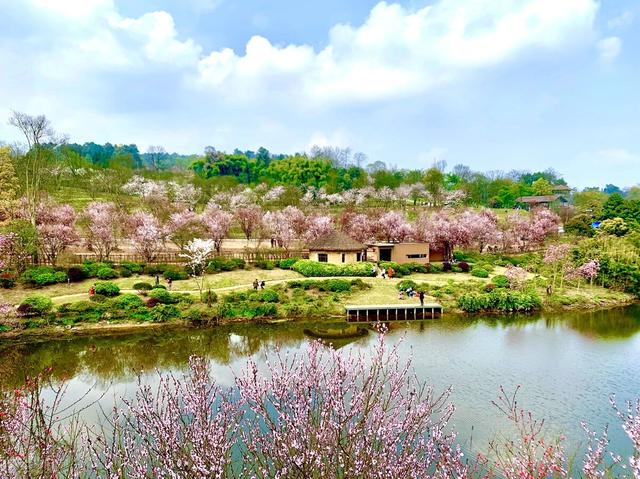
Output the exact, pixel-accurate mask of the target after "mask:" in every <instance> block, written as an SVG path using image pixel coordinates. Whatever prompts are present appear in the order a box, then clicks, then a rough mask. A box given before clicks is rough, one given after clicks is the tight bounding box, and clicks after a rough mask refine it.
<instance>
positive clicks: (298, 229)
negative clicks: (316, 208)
mask: <svg viewBox="0 0 640 479" xmlns="http://www.w3.org/2000/svg"><path fill="white" fill-rule="evenodd" d="M282 214H283V215H284V216H285V218H286V221H287V223H289V225H290V227H291V229H292V230H293V233H294V235H295V237H296V239H300V238H302V237H303V236H304V234H305V232H306V231H307V217H306V215H305V214H304V213H303V212H302V210H300V209H299V208H297V207H295V206H291V205H289V206H287V207H286V208H284V209H283V210H282Z"/></svg>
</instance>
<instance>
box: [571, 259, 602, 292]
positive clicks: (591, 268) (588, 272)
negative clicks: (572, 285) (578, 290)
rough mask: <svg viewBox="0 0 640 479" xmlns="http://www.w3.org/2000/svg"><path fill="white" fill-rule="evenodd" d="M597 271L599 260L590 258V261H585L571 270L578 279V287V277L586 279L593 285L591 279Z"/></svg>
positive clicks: (596, 274)
mask: <svg viewBox="0 0 640 479" xmlns="http://www.w3.org/2000/svg"><path fill="white" fill-rule="evenodd" d="M599 271H600V262H599V261H598V260H597V259H592V260H591V261H587V262H586V263H584V264H582V265H580V266H578V267H577V268H576V269H575V270H574V271H573V276H574V277H575V278H577V279H578V287H580V281H579V280H580V279H586V280H587V281H589V283H590V284H591V285H593V280H594V279H595V278H596V276H598V272H599Z"/></svg>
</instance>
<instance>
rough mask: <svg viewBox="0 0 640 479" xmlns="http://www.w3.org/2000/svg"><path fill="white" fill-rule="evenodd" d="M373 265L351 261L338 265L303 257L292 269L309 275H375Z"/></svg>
mask: <svg viewBox="0 0 640 479" xmlns="http://www.w3.org/2000/svg"><path fill="white" fill-rule="evenodd" d="M372 266H373V264H372V263H349V264H344V265H336V264H331V263H319V262H317V261H311V260H308V259H303V260H300V261H298V262H296V263H295V264H294V265H293V266H292V267H291V269H292V270H293V271H296V272H298V273H300V274H302V275H303V276H307V277H322V276H373V274H372V273H371V268H372Z"/></svg>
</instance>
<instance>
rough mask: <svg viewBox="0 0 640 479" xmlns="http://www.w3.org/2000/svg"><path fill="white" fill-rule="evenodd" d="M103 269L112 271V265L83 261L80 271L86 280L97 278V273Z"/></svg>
mask: <svg viewBox="0 0 640 479" xmlns="http://www.w3.org/2000/svg"><path fill="white" fill-rule="evenodd" d="M104 268H111V269H113V263H110V262H109V263H107V262H100V263H97V262H94V261H85V262H83V263H82V270H83V271H84V273H85V275H86V277H87V278H96V277H97V276H98V271H100V270H101V269H104Z"/></svg>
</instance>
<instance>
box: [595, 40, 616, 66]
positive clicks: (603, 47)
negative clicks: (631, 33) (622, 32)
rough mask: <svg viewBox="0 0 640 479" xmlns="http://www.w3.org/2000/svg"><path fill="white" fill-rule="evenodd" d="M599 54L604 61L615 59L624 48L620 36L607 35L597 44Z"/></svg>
mask: <svg viewBox="0 0 640 479" xmlns="http://www.w3.org/2000/svg"><path fill="white" fill-rule="evenodd" d="M596 48H597V49H598V55H600V58H601V59H602V60H603V61H604V62H612V61H613V60H615V59H616V58H617V57H618V55H619V54H620V51H621V50H622V40H620V38H618V37H607V38H603V39H602V40H600V41H598V43H597V44H596Z"/></svg>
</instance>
